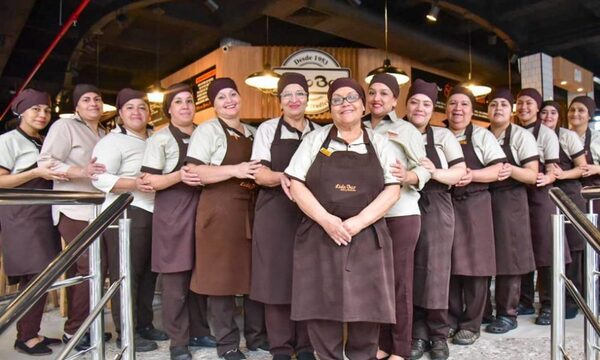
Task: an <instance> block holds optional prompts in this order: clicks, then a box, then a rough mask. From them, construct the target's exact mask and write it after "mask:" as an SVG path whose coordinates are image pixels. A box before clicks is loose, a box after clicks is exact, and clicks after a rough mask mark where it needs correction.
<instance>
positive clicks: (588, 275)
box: [584, 200, 598, 360]
mask: <svg viewBox="0 0 600 360" xmlns="http://www.w3.org/2000/svg"><path fill="white" fill-rule="evenodd" d="M593 205H594V200H590V201H589V202H588V209H589V211H588V214H587V216H588V219H590V221H591V222H592V224H594V225H595V226H597V224H598V215H597V214H594V206H593ZM597 269H598V254H596V251H595V250H594V248H592V246H591V245H590V244H589V243H588V242H586V244H585V273H584V279H586V292H585V298H586V299H585V300H586V302H587V304H588V306H589V307H590V309H592V312H593V313H594V316H595V317H596V318H598V304H597V300H596V299H597V297H596V294H597V291H598V289H596V279H597V278H596V270H597ZM584 321H585V328H584V336H585V358H586V359H587V360H594V359H596V353H597V350H596V346H597V345H598V334H596V331H595V330H594V327H593V326H592V324H591V323H590V322H589V321H587V319H584Z"/></svg>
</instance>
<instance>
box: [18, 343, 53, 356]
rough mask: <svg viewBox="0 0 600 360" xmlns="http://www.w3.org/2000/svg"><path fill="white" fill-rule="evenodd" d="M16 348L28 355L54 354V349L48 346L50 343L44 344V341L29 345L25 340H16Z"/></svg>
mask: <svg viewBox="0 0 600 360" xmlns="http://www.w3.org/2000/svg"><path fill="white" fill-rule="evenodd" d="M15 350H17V351H18V352H22V353H25V354H27V355H33V356H42V355H50V354H52V349H50V348H49V347H48V345H46V344H44V342H43V341H40V342H39V343H37V344H35V345H34V346H32V347H29V346H27V344H25V341H21V340H15Z"/></svg>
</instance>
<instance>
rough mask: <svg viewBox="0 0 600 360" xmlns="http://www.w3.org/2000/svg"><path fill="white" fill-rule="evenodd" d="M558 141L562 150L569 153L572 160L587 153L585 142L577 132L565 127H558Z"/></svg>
mask: <svg viewBox="0 0 600 360" xmlns="http://www.w3.org/2000/svg"><path fill="white" fill-rule="evenodd" d="M558 142H559V144H560V148H561V149H562V151H563V152H564V153H565V154H567V156H568V157H569V159H570V160H573V159H575V158H577V157H579V156H581V155H585V149H584V148H583V143H582V142H581V139H579V136H578V135H577V133H576V132H574V131H571V130H569V129H565V128H562V127H561V128H559V129H558Z"/></svg>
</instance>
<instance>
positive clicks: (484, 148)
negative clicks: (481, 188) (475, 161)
mask: <svg viewBox="0 0 600 360" xmlns="http://www.w3.org/2000/svg"><path fill="white" fill-rule="evenodd" d="M479 133H480V134H481V148H480V150H481V154H482V159H480V160H481V163H482V164H483V165H484V166H486V167H487V166H490V165H494V164H497V163H500V162H504V161H506V155H505V154H504V150H502V147H501V146H500V143H498V140H497V139H496V137H495V136H494V135H493V134H492V133H491V132H490V131H488V130H487V129H483V131H479ZM473 135H475V134H473ZM474 137H475V136H473V138H474ZM473 140H474V139H473Z"/></svg>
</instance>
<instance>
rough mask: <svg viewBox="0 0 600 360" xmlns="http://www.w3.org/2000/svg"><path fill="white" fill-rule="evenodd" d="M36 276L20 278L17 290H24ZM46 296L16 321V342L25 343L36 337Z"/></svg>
mask: <svg viewBox="0 0 600 360" xmlns="http://www.w3.org/2000/svg"><path fill="white" fill-rule="evenodd" d="M36 276H37V274H33V275H22V276H20V279H19V290H20V291H23V290H25V288H26V287H27V285H29V283H30V282H31V280H33V278H34V277H36ZM47 296H48V294H47V293H44V294H43V295H42V296H41V297H40V299H39V300H38V301H37V302H36V303H35V304H34V305H33V306H32V307H31V309H29V311H27V312H26V313H25V315H23V316H22V317H21V318H20V319H19V321H17V340H21V341H27V340H29V339H33V338H34V337H36V336H38V332H39V331H40V324H41V322H42V315H44V307H45V306H46V298H47Z"/></svg>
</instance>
